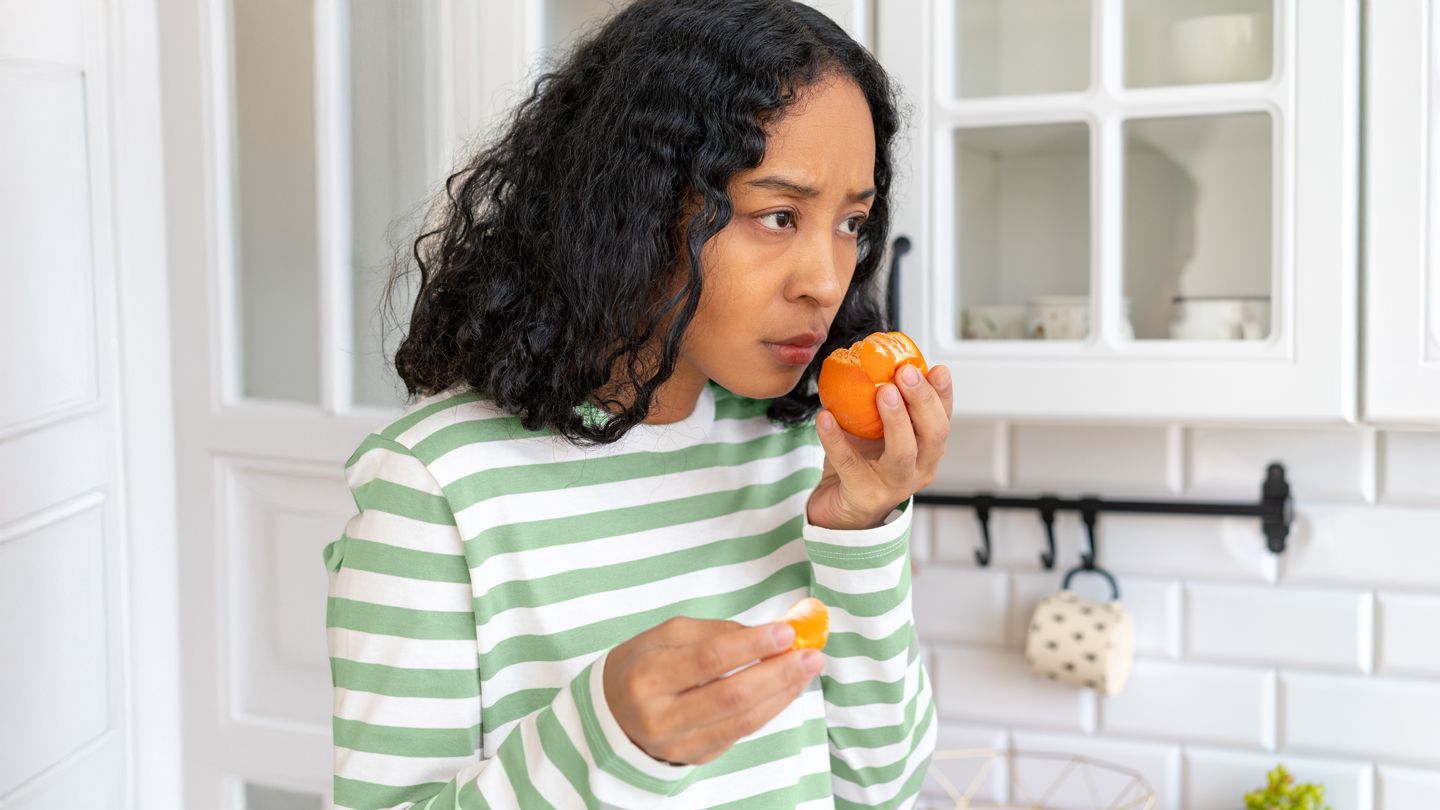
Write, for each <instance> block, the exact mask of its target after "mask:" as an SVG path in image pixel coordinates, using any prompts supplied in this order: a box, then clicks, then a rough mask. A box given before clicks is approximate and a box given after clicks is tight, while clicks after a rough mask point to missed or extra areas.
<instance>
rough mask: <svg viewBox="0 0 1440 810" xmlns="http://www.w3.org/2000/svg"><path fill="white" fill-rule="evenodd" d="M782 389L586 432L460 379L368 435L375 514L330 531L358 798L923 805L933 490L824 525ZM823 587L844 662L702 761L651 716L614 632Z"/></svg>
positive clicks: (806, 455) (340, 782) (328, 554)
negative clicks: (648, 721) (628, 682)
mask: <svg viewBox="0 0 1440 810" xmlns="http://www.w3.org/2000/svg"><path fill="white" fill-rule="evenodd" d="M766 405H767V403H766V402H765V401H760V400H752V399H747V398H745V397H741V396H739V395H736V394H734V393H732V392H730V391H727V390H726V389H724V388H722V387H721V386H719V385H718V384H716V383H714V382H711V383H709V384H708V385H707V386H706V387H705V389H704V391H703V393H702V395H701V397H700V400H699V402H698V404H697V406H696V408H695V410H694V412H693V413H692V414H691V415H690V416H689V417H687V418H685V419H683V420H681V421H679V422H675V423H672V424H668V425H640V426H638V427H636V428H635V429H634V430H632V431H631V432H630V433H627V434H626V435H625V437H624V438H623V439H622V440H621V441H619V442H618V443H615V444H612V445H607V446H600V447H592V448H587V449H580V448H576V447H574V446H572V445H569V444H568V443H566V442H564V441H563V440H561V439H559V438H557V437H556V436H554V435H553V434H550V433H548V432H543V431H542V432H532V431H527V430H525V429H524V428H523V427H521V426H520V423H519V420H518V418H516V417H514V416H511V415H508V414H506V413H504V412H502V411H499V410H497V409H496V408H495V406H494V405H493V403H491V402H489V401H488V400H485V399H482V398H481V397H479V396H478V395H476V394H475V393H473V392H457V391H450V392H445V393H442V394H437V395H435V396H432V397H428V398H426V399H423V400H420V401H419V402H416V403H415V404H413V405H412V406H410V407H409V408H407V409H406V410H405V412H404V414H403V415H402V416H400V417H399V418H398V419H397V420H396V421H394V422H393V423H391V424H390V425H389V426H388V427H386V428H384V429H383V430H380V431H378V432H376V433H373V434H371V435H370V436H368V437H367V438H366V439H365V441H364V442H363V443H362V444H361V445H360V447H359V448H358V449H357V450H356V451H355V454H354V455H353V456H352V457H351V458H350V460H349V461H348V462H347V464H346V479H347V481H348V482H349V486H350V489H351V491H352V492H353V494H354V497H355V504H356V507H357V509H358V513H357V514H356V515H355V516H354V517H352V518H351V519H350V521H349V522H348V523H347V525H346V526H345V532H344V535H343V536H342V537H341V538H340V539H339V540H336V541H335V542H333V543H331V544H330V545H328V546H327V547H326V549H325V565H326V567H327V568H328V569H329V581H330V585H329V590H330V593H329V607H328V613H327V621H326V624H327V626H328V632H329V653H330V665H331V673H332V677H333V679H334V687H335V689H334V736H335V773H334V778H335V783H334V784H335V804H336V806H338V807H347V808H390V807H404V808H408V807H412V806H413V807H416V808H446V810H451V808H484V807H491V808H509V807H523V808H532V807H533V808H545V807H552V806H553V807H558V808H570V807H584V808H598V807H627V808H628V807H663V808H672V807H675V808H678V807H686V808H689V807H744V808H767V807H775V808H781V807H784V808H791V807H806V808H818V807H831V806H832V803H833V805H834V806H837V807H901V806H909V805H910V804H911V803H912V802H913V801H914V796H915V795H916V793H917V792H918V790H919V787H920V783H921V780H923V778H924V775H925V770H926V765H927V763H928V761H929V758H930V754H931V752H932V751H933V750H934V746H935V716H934V715H935V712H934V708H933V705H932V702H931V692H930V685H929V679H928V677H927V675H926V673H925V671H924V669H923V667H922V666H921V661H920V658H919V655H918V648H917V644H916V638H915V632H914V630H913V627H912V622H911V612H910V564H909V553H908V543H909V525H910V515H911V510H910V508H909V507H910V504H911V502H910V501H908V500H907V501H906V503H904V504H901V505H900V506H899V507H898V508H897V509H896V511H895V512H893V513H892V514H891V515H890V518H889V519H888V521H887V522H886V524H885V525H883V526H880V527H878V528H875V529H867V530H859V531H837V530H832V529H824V528H820V527H816V526H813V525H811V524H810V523H809V522H808V520H807V519H806V515H805V505H806V501H807V499H808V497H809V495H810V492H811V491H812V490H813V489H814V488H815V485H816V484H817V483H818V482H819V480H820V471H821V466H822V463H823V458H824V457H823V450H822V449H821V447H820V444H819V438H818V437H817V435H816V433H815V426H814V422H813V420H812V421H811V422H809V423H807V424H805V425H799V426H795V427H791V428H785V427H783V426H781V425H778V424H776V423H772V422H770V421H769V420H768V419H767V418H766V417H765V407H766ZM587 407H588V406H587ZM597 413H598V410H597ZM807 595H813V596H816V597H818V598H819V599H820V600H821V601H823V602H824V603H825V604H826V605H828V606H829V608H830V629H831V634H830V640H829V643H828V644H827V645H826V647H825V655H826V662H825V670H824V673H823V674H822V676H821V677H819V678H817V679H815V680H813V681H812V682H811V685H810V688H809V689H808V690H807V691H806V692H805V693H804V694H802V695H801V696H800V697H798V698H796V700H795V701H794V702H793V703H791V705H790V706H789V707H787V708H786V709H785V710H783V711H782V712H780V714H778V715H777V716H776V717H775V718H774V719H773V720H772V721H771V722H769V723H768V724H767V725H766V726H765V727H764V728H761V729H760V730H759V731H757V732H756V733H754V734H752V735H750V736H749V737H746V738H744V739H742V740H740V741H739V742H737V743H736V744H735V745H734V746H733V747H732V748H731V749H730V750H728V751H726V752H725V753H724V754H723V755H722V756H720V757H719V758H717V759H715V760H713V761H711V762H708V763H706V764H704V765H698V766H675V765H669V764H666V763H663V762H660V761H658V760H655V759H653V758H651V757H650V756H648V755H647V754H645V753H644V752H643V751H642V750H640V749H639V747H637V746H636V745H635V744H634V743H633V742H631V741H630V740H629V738H628V737H626V735H625V733H624V732H623V731H622V730H621V729H620V727H619V725H618V724H617V723H616V721H615V718H614V716H613V715H612V714H611V712H610V709H609V707H608V706H607V705H606V702H605V695H604V690H603V688H602V682H601V674H602V673H603V672H604V665H605V656H606V653H607V651H608V650H610V649H611V648H612V647H614V646H615V645H617V644H619V643H621V642H623V641H625V640H627V639H629V638H631V637H633V636H635V635H636V634H638V633H640V632H642V631H644V630H647V629H649V628H651V627H654V626H655V625H657V624H659V623H661V622H663V621H665V620H666V619H668V618H671V617H674V616H691V617H695V618H702V619H733V620H735V621H738V622H741V623H744V624H752V625H753V624H761V623H763V622H767V621H774V620H775V619H777V618H779V616H780V615H781V614H782V613H783V612H784V611H785V608H787V607H788V606H789V605H791V604H792V603H793V602H795V601H796V600H797V599H799V598H801V597H803V596H807Z"/></svg>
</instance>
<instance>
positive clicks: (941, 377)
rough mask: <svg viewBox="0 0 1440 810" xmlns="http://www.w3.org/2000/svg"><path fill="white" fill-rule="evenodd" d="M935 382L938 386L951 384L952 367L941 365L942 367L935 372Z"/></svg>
mask: <svg viewBox="0 0 1440 810" xmlns="http://www.w3.org/2000/svg"><path fill="white" fill-rule="evenodd" d="M935 384H936V385H937V386H938V385H949V384H950V369H948V368H945V367H944V366H941V367H940V370H939V371H937V372H935Z"/></svg>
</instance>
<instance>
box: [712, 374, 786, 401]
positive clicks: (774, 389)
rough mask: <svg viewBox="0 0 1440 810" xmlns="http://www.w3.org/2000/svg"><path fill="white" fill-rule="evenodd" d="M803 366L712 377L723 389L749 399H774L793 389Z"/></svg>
mask: <svg viewBox="0 0 1440 810" xmlns="http://www.w3.org/2000/svg"><path fill="white" fill-rule="evenodd" d="M804 373H805V369H804V368H796V369H794V370H790V369H783V370H780V371H774V372H770V373H768V374H756V373H754V372H750V373H740V374H735V375H725V376H717V377H714V378H713V379H714V380H715V382H717V383H719V384H720V386H721V387H722V388H724V389H725V390H727V391H729V392H731V393H734V394H738V395H740V396H742V397H747V398H749V399H775V398H777V397H783V396H785V395H786V394H788V393H790V392H791V391H793V390H795V386H796V385H797V384H798V383H799V382H800V377H801V376H802V375H803V374H804Z"/></svg>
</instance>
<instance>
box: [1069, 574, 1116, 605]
mask: <svg viewBox="0 0 1440 810" xmlns="http://www.w3.org/2000/svg"><path fill="white" fill-rule="evenodd" d="M1081 571H1090V572H1092V573H1096V574H1099V575H1100V576H1102V577H1104V578H1105V581H1106V582H1109V583H1110V591H1111V592H1112V593H1113V594H1114V597H1113V598H1112V601H1115V602H1118V601H1120V584H1119V583H1118V582H1116V581H1115V577H1113V576H1111V575H1110V572H1109V571H1106V570H1105V569H1104V568H1098V567H1096V568H1086V567H1085V566H1083V565H1077V566H1075V567H1074V568H1071V569H1070V570H1069V571H1067V572H1066V573H1065V579H1064V581H1063V582H1061V583H1060V587H1061V588H1063V589H1065V590H1067V591H1068V590H1070V579H1071V578H1072V577H1074V576H1075V575H1076V574H1078V573H1080V572H1081Z"/></svg>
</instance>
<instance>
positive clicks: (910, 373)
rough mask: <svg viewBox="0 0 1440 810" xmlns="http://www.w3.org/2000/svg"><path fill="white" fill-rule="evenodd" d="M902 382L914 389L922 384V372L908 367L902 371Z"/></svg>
mask: <svg viewBox="0 0 1440 810" xmlns="http://www.w3.org/2000/svg"><path fill="white" fill-rule="evenodd" d="M900 382H903V383H905V384H906V385H908V386H910V387H911V388H914V387H915V386H917V385H919V384H920V371H919V369H917V368H915V367H914V366H910V365H907V366H905V367H904V368H902V369H900Z"/></svg>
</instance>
